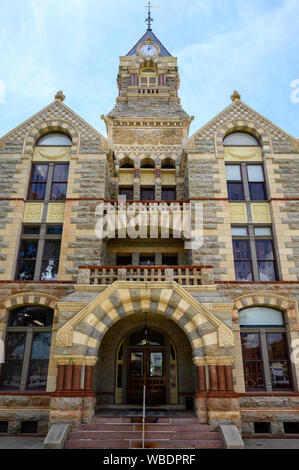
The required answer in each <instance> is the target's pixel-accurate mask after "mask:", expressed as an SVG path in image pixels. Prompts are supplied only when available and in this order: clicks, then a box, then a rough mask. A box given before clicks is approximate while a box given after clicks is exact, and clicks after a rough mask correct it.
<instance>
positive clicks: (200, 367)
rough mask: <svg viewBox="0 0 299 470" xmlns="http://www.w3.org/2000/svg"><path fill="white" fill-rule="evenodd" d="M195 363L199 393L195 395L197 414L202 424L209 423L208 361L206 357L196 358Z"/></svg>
mask: <svg viewBox="0 0 299 470" xmlns="http://www.w3.org/2000/svg"><path fill="white" fill-rule="evenodd" d="M193 363H194V365H195V366H196V372H197V392H195V394H194V406H195V412H196V415H197V417H198V419H199V422H200V423H207V422H208V410H207V386H206V360H205V358H204V357H194V358H193Z"/></svg>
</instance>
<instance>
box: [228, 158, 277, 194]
mask: <svg viewBox="0 0 299 470" xmlns="http://www.w3.org/2000/svg"><path fill="white" fill-rule="evenodd" d="M228 166H239V167H240V173H241V180H228V179H226V183H227V195H228V200H229V202H235V201H244V202H246V203H252V202H265V201H269V191H268V187H267V183H266V174H265V168H264V165H263V162H261V163H259V162H249V163H248V162H231V161H230V162H225V168H226V167H228ZM249 166H260V167H261V168H262V172H263V178H264V181H263V182H254V181H249V177H248V167H249ZM231 183H241V184H242V186H243V194H244V199H230V198H229V191H228V185H229V184H231ZM250 184H262V185H263V188H264V193H265V199H251V198H250Z"/></svg>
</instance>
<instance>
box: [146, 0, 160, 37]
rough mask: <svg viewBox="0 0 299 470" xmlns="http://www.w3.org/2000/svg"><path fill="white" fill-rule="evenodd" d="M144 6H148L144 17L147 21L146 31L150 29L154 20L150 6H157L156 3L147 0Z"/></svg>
mask: <svg viewBox="0 0 299 470" xmlns="http://www.w3.org/2000/svg"><path fill="white" fill-rule="evenodd" d="M145 8H148V12H147V18H145V22H147V31H151V30H152V27H151V23H152V22H153V21H154V20H153V18H152V16H151V8H158V6H157V5H152V4H151V2H148V4H147V5H146V7H145Z"/></svg>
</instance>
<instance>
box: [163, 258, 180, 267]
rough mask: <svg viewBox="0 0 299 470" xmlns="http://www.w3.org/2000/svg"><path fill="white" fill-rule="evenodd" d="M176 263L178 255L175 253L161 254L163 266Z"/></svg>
mask: <svg viewBox="0 0 299 470" xmlns="http://www.w3.org/2000/svg"><path fill="white" fill-rule="evenodd" d="M177 264H178V257H177V256H175V255H162V265H163V266H176V265H177Z"/></svg>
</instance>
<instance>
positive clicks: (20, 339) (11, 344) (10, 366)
mask: <svg viewBox="0 0 299 470" xmlns="http://www.w3.org/2000/svg"><path fill="white" fill-rule="evenodd" d="M25 340H26V333H8V334H7V342H6V351H5V357H6V360H5V363H4V364H3V366H2V374H1V376H2V377H1V379H2V380H1V385H2V387H3V388H8V389H19V388H20V384H21V375H22V367H23V358H24V350H25Z"/></svg>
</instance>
